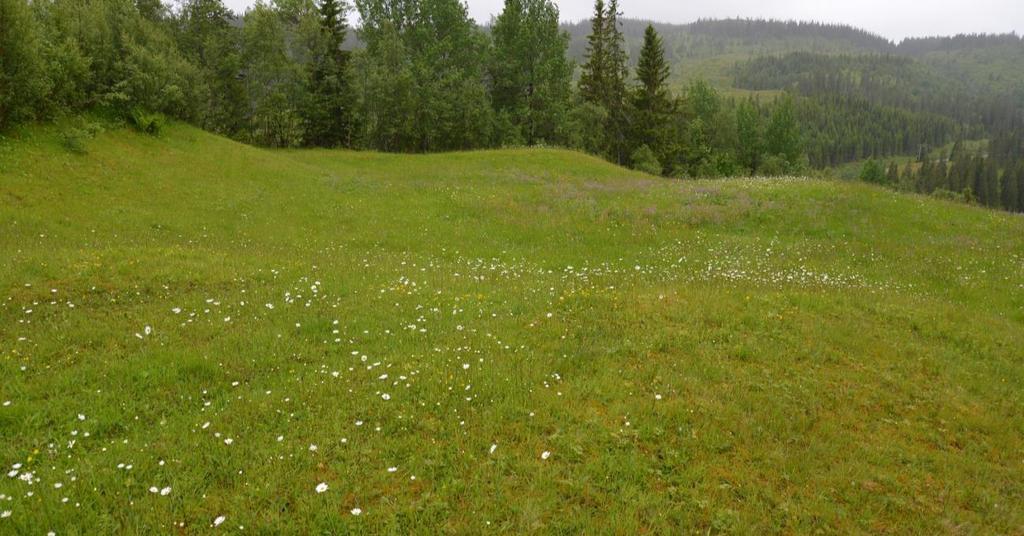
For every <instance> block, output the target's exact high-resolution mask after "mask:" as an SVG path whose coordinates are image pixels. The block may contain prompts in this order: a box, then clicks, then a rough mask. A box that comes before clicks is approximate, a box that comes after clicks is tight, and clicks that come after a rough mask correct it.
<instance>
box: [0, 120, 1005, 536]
mask: <svg viewBox="0 0 1024 536" xmlns="http://www.w3.org/2000/svg"><path fill="white" fill-rule="evenodd" d="M86 149H87V152H86V153H85V154H75V153H72V152H69V151H67V150H65V149H64V148H63V147H62V144H61V140H60V135H59V131H58V128H57V127H31V128H25V129H23V130H22V131H21V132H20V133H18V134H17V135H13V136H10V137H8V138H7V139H5V140H3V141H2V142H0V253H2V258H3V262H0V377H2V378H3V380H2V383H0V404H2V406H0V438H2V440H0V466H2V469H3V471H2V473H0V516H2V517H0V533H2V534H39V535H42V534H46V533H47V532H49V531H53V532H55V533H56V534H58V535H69V534H82V535H85V534H104V533H125V534H154V533H155V534H203V533H213V532H244V533H256V534H345V533H367V532H373V533H389V534H410V533H415V534H436V533H455V534H479V533H514V534H521V533H559V534H637V533H656V534H664V533H671V534H727V533H736V534H764V533H790V534H804V533H816V532H820V533H836V534H853V533H871V534H885V533H899V534H907V533H917V534H937V533H963V534H971V533H979V534H995V533H1002V534H1020V533H1024V218H1022V217H1020V216H1019V215H1018V216H1015V215H1011V214H1007V213H1002V212H996V211H991V210H985V209H980V208H976V207H969V206H964V205H958V204H954V203H949V202H944V201H938V200H933V199H929V198H925V197H920V196H912V195H903V194H897V193H894V192H891V191H888V190H885V189H881V188H875V187H871V186H867V185H863V184H857V183H845V182H838V181H815V180H804V179H797V178H793V179H783V180H762V179H730V180H719V181H685V182H684V181H678V180H669V179H661V178H655V177H651V176H647V175H642V174H639V173H636V172H632V171H628V170H625V169H622V168H619V167H615V166H613V165H610V164H607V163H604V162H603V161H600V160H598V159H596V158H591V157H587V156H583V155H580V154H577V153H572V152H566V151H559V150H540V149H537V150H504V151H481V152H472V153H456V154H438V155H417V156H409V155H384V154H375V153H355V152H345V151H328V150H294V151H271V150H262V149H256V148H252V147H248V146H245V145H241V144H238V143H234V142H231V141H227V140H225V139H223V138H219V137H216V136H213V135H210V134H207V133H204V132H202V131H200V130H196V129H194V128H191V127H187V126H184V125H181V124H173V125H170V126H169V127H167V128H166V129H165V132H164V133H163V134H162V135H161V136H160V137H158V138H155V137H149V136H145V135H142V134H138V133H134V132H131V131H129V130H123V129H122V130H116V129H115V130H111V131H108V132H105V133H102V134H99V135H98V136H97V137H96V138H95V139H92V140H89V141H88V142H87V144H86Z"/></svg>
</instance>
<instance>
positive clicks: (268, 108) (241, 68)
mask: <svg viewBox="0 0 1024 536" xmlns="http://www.w3.org/2000/svg"><path fill="white" fill-rule="evenodd" d="M354 15H357V16H358V20H359V21H360V23H359V25H358V27H352V26H351V25H350V24H349V19H350V18H353V16H354ZM0 50H3V51H4V52H3V54H2V55H0V131H2V130H3V129H9V128H11V127H12V126H14V125H16V124H20V123H25V122H30V121H47V120H52V119H54V118H59V117H79V116H84V117H104V118H107V119H113V120H116V121H124V122H127V123H130V124H134V125H136V126H138V127H139V128H141V129H143V130H146V131H157V130H159V128H160V124H161V122H162V121H163V118H164V117H171V118H175V119H179V120H183V121H187V122H190V123H192V124H195V125H197V126H200V127H202V128H204V129H206V130H209V131H211V132H214V133H218V134H222V135H226V136H229V137H231V138H234V139H236V140H240V141H243V142H246V143H250V144H254V145H260V146H267V147H343V148H353V149H368V150H378V151H388V152H414V153H419V152H434V151H451V150H467V149H480V148H494V147H516V146H544V145H548V146H559V147H567V148H573V149H578V150H582V151H586V152H589V153H592V154H595V155H599V156H602V157H604V158H606V159H607V160H609V161H612V162H614V163H617V164H621V165H626V166H630V167H633V168H635V169H638V170H643V171H646V172H648V173H652V174H658V175H664V176H669V177H678V178H688V177H721V176H736V175H763V176H778V175H791V174H805V173H809V172H815V173H827V170H828V169H830V168H832V167H834V166H838V165H841V164H845V163H850V162H866V161H868V160H870V161H871V164H872V165H880V166H881V167H884V168H886V170H888V167H891V166H888V165H886V164H885V163H884V162H883V163H882V164H879V163H877V161H884V160H886V159H890V158H893V157H897V156H916V157H917V162H916V163H915V164H914V165H912V166H911V169H909V170H906V169H904V170H902V171H900V173H899V177H900V180H886V181H882V182H884V183H886V184H892V185H893V186H899V187H902V188H906V189H909V190H914V191H921V192H925V193H931V192H934V191H937V190H941V191H946V190H948V191H950V192H952V193H953V194H954V195H955V196H958V197H959V198H963V199H967V200H973V201H975V202H979V203H983V204H985V205H989V206H998V207H1003V208H1007V209H1011V210H1017V209H1019V207H1020V206H1021V204H1022V203H1021V201H1020V199H1018V198H1019V197H1020V196H1019V195H1018V194H1017V193H1015V192H1016V191H1020V190H1022V187H1021V186H1020V185H1019V184H1016V183H1015V181H1017V180H1018V179H1017V178H1016V176H1017V175H1018V172H1017V171H1016V170H1017V168H1018V167H1019V162H1020V154H1021V153H1022V150H1021V147H1020V143H1021V136H1020V132H1021V131H1022V125H1024V82H1022V81H1021V79H1020V76H1021V75H1020V73H1017V72H1015V69H1013V68H1010V67H1013V66H1014V65H1016V63H1015V62H1019V61H1021V58H1020V57H1018V56H1021V55H1022V54H1021V53H1022V51H1024V44H1022V41H1021V40H1020V38H1019V37H1017V36H1016V35H1012V34H1011V35H1005V36H956V37H950V38H931V39H908V40H905V41H904V42H902V43H899V44H894V43H892V42H889V41H888V40H885V39H884V38H881V37H878V36H875V35H873V34H871V33H869V32H865V31H863V30H859V29H855V28H851V27H848V26H842V25H828V24H818V23H797V22H777V21H761V20H739V19H737V20H726V21H698V22H696V23H693V24H690V25H666V24H653V23H648V22H645V21H636V20H631V19H625V18H623V9H622V6H620V5H619V3H618V0H610V1H609V2H608V3H607V4H606V3H605V2H604V0H598V1H597V2H596V3H595V5H594V11H593V16H592V18H591V19H590V20H589V21H586V22H583V23H579V24H565V23H562V22H560V16H559V11H558V7H557V5H556V4H555V3H554V2H552V1H551V0H507V1H506V2H505V4H504V9H503V10H502V11H501V13H500V14H498V15H497V16H496V17H494V18H493V19H492V20H491V21H489V22H488V24H486V25H483V26H481V25H479V24H478V23H477V22H476V21H474V20H473V19H471V18H470V17H469V15H468V13H467V9H466V6H465V4H463V3H462V2H461V1H460V0H357V1H356V2H355V4H354V5H349V4H347V3H346V2H345V0H320V1H315V0H277V1H273V2H259V3H257V4H256V5H255V6H254V7H252V8H251V9H248V10H247V11H246V12H245V13H244V14H238V13H233V12H231V11H230V10H229V9H228V8H227V7H226V6H225V5H224V4H223V2H222V1H221V0H182V1H181V2H179V3H176V4H173V5H170V4H165V3H162V2H161V1H160V0H85V1H71V0H45V1H33V2H28V1H27V0H0ZM978 50H982V51H984V52H985V53H989V52H991V51H995V52H993V53H995V54H998V55H997V56H996V59H997V60H999V61H992V62H985V65H995V66H997V68H998V70H996V71H992V70H991V69H990V70H988V71H986V70H985V68H980V69H981V70H980V71H978V69H979V67H977V65H974V64H970V65H969V69H968V68H967V67H965V65H966V63H965V60H963V58H962V56H958V55H957V54H960V53H961V52H964V51H967V52H969V53H976V52H977V51H978ZM722 58H734V60H733V61H732V62H731V63H729V64H724V62H722V61H721V59H722ZM937 58H938V59H937ZM700 62H705V63H703V64H702V63H700ZM707 62H715V63H707ZM968 63H969V62H968ZM975 63H977V62H975ZM709 64H710V65H717V67H714V68H710V69H709V68H708V67H707V65H709ZM723 64H724V67H723V66H721V65H723ZM1007 66H1010V67H1007ZM723 80H724V81H725V82H723ZM83 114H84V115H83ZM96 128H98V127H97V125H95V124H93V123H92V122H90V121H88V120H81V121H79V125H78V126H77V127H69V128H68V132H67V133H66V138H67V143H68V145H69V147H71V148H75V147H81V146H82V143H81V140H82V139H83V138H87V137H88V136H90V135H91V134H92V132H93V131H95V130H96ZM970 140H988V142H989V143H991V144H992V145H993V146H994V145H996V144H1003V145H1007V146H1008V147H1009V148H1008V149H1006V150H1001V151H998V155H997V154H996V153H997V151H994V150H993V151H978V152H977V153H976V154H972V155H970V157H969V158H970V159H971V162H970V165H969V166H968V164H967V160H968V157H967V156H963V154H962V153H958V154H956V155H952V154H950V155H945V157H944V158H938V159H932V158H930V157H929V156H928V155H930V154H931V153H932V152H934V151H935V150H937V149H939V148H942V147H945V146H947V145H950V144H953V143H956V142H960V144H961V145H962V144H963V143H964V142H967V141H970ZM988 153H992V154H988ZM956 159H960V160H962V161H963V162H962V163H961V164H959V165H954V164H956ZM933 161H934V162H933ZM893 163H895V161H893ZM930 163H934V164H935V165H930ZM940 165H941V166H945V167H946V168H949V170H948V171H947V174H952V175H955V177H954V178H953V179H942V180H938V179H937V178H933V179H927V180H925V179H911V178H907V177H904V175H908V173H909V174H910V175H911V176H912V177H919V176H922V177H923V176H928V177H930V176H932V175H935V176H936V177H937V173H938V172H936V171H935V168H936V167H937V166H940ZM864 167H865V174H866V176H871V177H875V175H876V174H875V172H874V170H873V169H867V168H868V165H867V163H865V164H864ZM968 168H970V169H972V170H978V169H983V168H984V169H989V170H990V171H988V172H986V173H978V172H976V171H972V172H971V174H970V176H969V177H968V176H967V175H966V171H965V170H966V169H968ZM944 169H945V168H944ZM815 170H825V171H815ZM883 175H884V176H885V177H890V176H891V175H892V174H890V173H888V172H887V171H886V173H883ZM978 175H980V176H981V178H980V179H979V178H977V176H978ZM908 181H910V182H908ZM875 182H878V181H875ZM988 182H991V184H988ZM911 183H912V184H911ZM1011 183H1013V184H1011ZM941 191H940V193H942V192H941ZM982 191H984V193H982Z"/></svg>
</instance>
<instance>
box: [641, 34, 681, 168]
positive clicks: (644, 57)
mask: <svg viewBox="0 0 1024 536" xmlns="http://www.w3.org/2000/svg"><path fill="white" fill-rule="evenodd" d="M669 72H670V71H669V66H668V63H667V62H666V61H665V49H664V46H663V44H662V41H661V37H660V36H658V32H656V31H655V30H654V26H651V25H648V26H647V30H646V31H645V32H644V45H643V48H642V49H641V50H640V61H639V63H638V65H637V69H636V78H637V86H636V88H635V90H634V94H633V107H634V109H635V111H636V116H635V122H634V125H635V128H634V132H635V134H634V139H633V140H632V146H633V147H635V148H636V150H639V149H640V148H642V147H645V146H646V147H648V148H649V149H650V150H651V152H652V153H653V154H654V156H655V157H656V158H657V159H658V161H659V162H661V163H662V164H664V163H666V162H667V161H668V160H669V158H670V156H669V154H668V153H669V150H668V145H669V144H668V136H669V135H670V122H671V114H672V100H671V97H670V95H669V92H668V87H667V86H666V81H667V80H668V77H669Z"/></svg>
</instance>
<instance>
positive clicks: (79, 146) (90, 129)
mask: <svg viewBox="0 0 1024 536" xmlns="http://www.w3.org/2000/svg"><path fill="white" fill-rule="evenodd" d="M100 132H103V127H102V126H101V125H100V124H99V123H82V124H81V125H80V126H69V127H67V128H65V129H64V130H62V131H61V133H60V141H61V145H63V146H64V148H65V149H67V150H68V151H70V152H72V153H75V154H86V153H88V152H89V148H88V147H87V146H86V142H87V141H89V140H91V139H92V138H95V137H96V135H97V134H99V133H100Z"/></svg>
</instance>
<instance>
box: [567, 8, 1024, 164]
mask: <svg viewBox="0 0 1024 536" xmlns="http://www.w3.org/2000/svg"><path fill="white" fill-rule="evenodd" d="M648 24H651V23H650V21H644V20H637V19H624V20H623V21H622V26H623V34H624V35H625V39H626V44H627V47H628V48H629V51H630V58H631V60H632V61H636V58H637V57H638V51H639V48H640V46H641V44H642V41H643V31H644V29H645V28H646V26H647V25H648ZM654 27H655V28H656V29H657V30H658V32H659V33H660V34H661V35H662V38H663V39H664V42H665V49H666V58H667V60H668V61H669V62H670V64H671V67H672V73H671V78H670V83H671V84H672V85H673V86H675V87H676V89H677V90H678V89H682V88H684V87H686V86H688V85H689V84H691V83H692V82H693V81H695V80H698V79H703V80H707V81H708V82H710V83H711V84H712V85H713V86H714V87H715V88H716V89H718V90H719V91H720V92H722V93H723V94H724V95H726V96H732V97H737V98H745V97H748V96H751V97H756V98H759V99H760V100H764V99H771V98H774V97H775V96H777V95H779V94H780V93H782V92H790V93H792V94H794V95H796V96H798V100H797V104H798V106H797V113H798V116H799V118H800V124H801V127H802V130H803V132H804V137H805V144H806V149H807V153H808V157H809V158H810V162H811V164H812V165H814V166H816V167H825V166H835V165H838V164H841V163H844V162H851V161H857V160H862V159H866V158H870V157H875V158H885V157H889V156H893V155H916V154H920V153H922V152H927V151H928V150H929V149H931V148H934V147H939V146H942V145H944V144H947V143H951V142H953V141H955V140H957V139H989V138H993V137H997V136H999V135H1000V134H1003V133H1006V132H1009V131H1015V130H1017V129H1020V128H1021V127H1022V126H1024V118H1022V114H1024V111H1022V108H1024V40H1022V39H1021V37H1020V36H1017V35H1015V34H1006V35H958V36H953V37H928V38H911V39H906V40H904V41H902V42H900V43H893V42H891V41H889V40H887V39H885V38H884V37H881V36H878V35H875V34H872V33H870V32H867V31H864V30H860V29H857V28H853V27H851V26H845V25H832V24H820V23H813V22H793V21H771V20H745V19H727V20H704V21H698V22H694V23H692V24H663V23H654ZM563 29H564V30H565V31H566V32H568V33H569V35H570V37H571V41H570V46H569V53H570V55H571V56H572V57H573V58H575V59H577V60H580V59H582V58H583V57H584V54H585V51H586V36H587V34H588V32H589V29H590V25H589V21H583V22H579V23H576V24H565V25H563Z"/></svg>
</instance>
